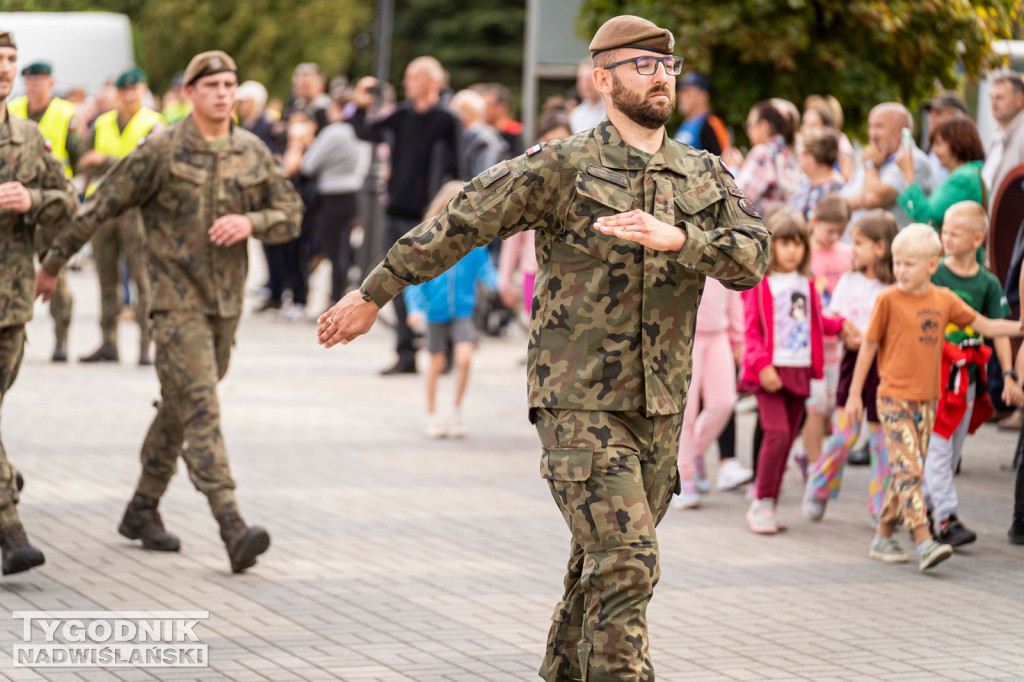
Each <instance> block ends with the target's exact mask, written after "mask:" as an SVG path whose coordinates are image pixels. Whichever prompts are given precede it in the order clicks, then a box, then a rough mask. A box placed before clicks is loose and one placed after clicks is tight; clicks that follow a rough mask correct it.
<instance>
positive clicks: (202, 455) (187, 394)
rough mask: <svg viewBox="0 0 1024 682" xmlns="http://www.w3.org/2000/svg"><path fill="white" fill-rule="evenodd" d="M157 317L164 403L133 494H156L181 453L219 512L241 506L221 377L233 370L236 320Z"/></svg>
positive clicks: (148, 440)
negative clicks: (223, 416) (224, 429)
mask: <svg viewBox="0 0 1024 682" xmlns="http://www.w3.org/2000/svg"><path fill="white" fill-rule="evenodd" d="M152 322H153V341H154V342H155V343H156V357H155V365H156V373H157V378H158V379H159V380H160V396H161V400H160V403H159V404H158V406H157V413H156V417H155V418H154V419H153V423H152V424H151V425H150V427H149V431H148V432H147V433H146V440H145V441H144V442H143V444H142V455H141V459H142V475H141V476H140V477H139V483H138V487H137V488H136V492H139V493H142V494H143V495H147V496H149V497H155V498H157V499H159V498H160V497H161V496H162V495H163V494H164V491H166V490H167V484H168V483H170V481H171V477H172V476H174V472H175V471H176V469H177V462H178V458H179V457H181V458H182V459H184V460H185V466H186V467H188V475H189V478H190V479H191V481H192V484H193V485H194V486H195V487H196V490H198V491H199V492H201V493H203V494H204V495H206V497H207V499H208V500H209V503H210V509H211V510H212V511H213V515H214V516H221V515H222V514H226V513H228V512H233V511H237V509H238V507H237V504H236V503H235V493H234V489H235V482H234V481H233V480H232V478H231V470H230V467H229V466H228V453H227V449H226V448H225V446H224V437H223V435H222V434H221V429H220V403H219V402H218V400H217V382H219V381H220V380H221V379H223V378H224V375H225V374H226V373H227V371H228V363H229V361H230V360H231V347H232V345H234V341H235V330H236V329H237V328H238V318H237V317H224V318H222V317H207V316H206V315H203V314H202V313H192V312H187V311H174V312H165V313H157V314H155V315H154V316H153V320H152Z"/></svg>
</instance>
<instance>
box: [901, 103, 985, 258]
mask: <svg viewBox="0 0 1024 682" xmlns="http://www.w3.org/2000/svg"><path fill="white" fill-rule="evenodd" d="M931 144H932V152H934V153H935V156H937V157H938V159H939V163H940V164H942V167H943V168H946V169H947V170H949V177H947V178H946V180H945V182H943V183H942V184H941V185H939V186H938V187H936V188H935V190H934V191H933V192H932V193H931V195H930V196H925V193H924V190H923V189H921V186H920V185H919V184H917V182H916V181H915V180H914V160H913V157H911V156H910V155H909V154H907V153H906V151H904V150H903V149H902V148H901V149H900V152H899V154H898V155H897V156H896V165H897V166H899V169H900V171H902V173H903V179H904V180H906V181H907V185H908V186H907V188H906V189H905V190H903V192H902V193H900V196H899V198H898V199H897V200H896V201H897V202H898V203H899V205H900V206H901V207H902V208H903V210H904V211H906V212H907V215H909V216H910V218H911V220H913V221H914V222H915V223H926V224H928V225H931V226H932V227H934V228H935V229H936V230H941V229H942V219H943V216H945V214H946V209H947V208H949V207H950V206H952V205H953V204H955V203H956V202H958V201H965V200H969V201H976V202H978V203H979V204H981V205H982V206H986V205H987V204H988V190H987V188H986V187H985V181H984V180H982V178H981V166H982V164H983V162H984V159H985V150H984V148H983V147H982V145H981V136H979V135H978V127H977V126H976V125H975V124H974V121H972V120H971V119H969V118H967V117H966V116H954V117H953V118H950V119H947V120H946V121H943V122H942V123H940V124H939V125H938V126H936V127H935V130H933V131H932V132H931ZM984 261H985V250H984V247H981V248H979V249H978V263H980V264H982V265H984Z"/></svg>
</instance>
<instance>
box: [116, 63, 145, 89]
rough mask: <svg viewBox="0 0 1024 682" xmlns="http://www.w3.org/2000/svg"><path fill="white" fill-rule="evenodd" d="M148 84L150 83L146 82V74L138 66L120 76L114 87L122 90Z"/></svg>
mask: <svg viewBox="0 0 1024 682" xmlns="http://www.w3.org/2000/svg"><path fill="white" fill-rule="evenodd" d="M146 82H148V81H147V80H146V72H145V71H143V70H142V69H140V68H139V67H137V66H136V67H135V68H134V69H128V70H127V71H125V72H124V73H122V74H121V75H120V76H118V77H117V80H116V81H114V87H116V88H117V89H118V90H120V89H121V88H130V87H132V86H134V85H138V84H139V83H146Z"/></svg>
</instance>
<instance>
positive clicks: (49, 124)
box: [7, 95, 76, 178]
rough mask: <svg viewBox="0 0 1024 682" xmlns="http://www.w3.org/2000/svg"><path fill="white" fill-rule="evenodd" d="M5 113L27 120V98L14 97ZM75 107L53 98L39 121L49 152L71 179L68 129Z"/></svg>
mask: <svg viewBox="0 0 1024 682" xmlns="http://www.w3.org/2000/svg"><path fill="white" fill-rule="evenodd" d="M7 111H9V112H10V113H11V116H15V117H17V118H23V119H27V118H28V97H26V96H25V95H22V96H21V97H15V98H14V99H12V100H11V101H10V102H8V104H7ZM75 113H76V111H75V105H74V104H72V103H71V102H69V101H67V100H66V99H61V98H60V97H54V98H53V99H51V100H50V103H49V104H48V105H46V111H44V112H43V117H42V118H40V119H39V132H41V133H42V134H43V137H44V138H45V139H46V141H47V142H49V143H50V152H51V153H52V154H53V156H54V158H55V159H57V160H58V161H60V165H62V166H63V167H64V175H66V176H67V177H69V178H70V177H71V175H72V171H71V156H70V155H69V154H68V129H69V128H70V127H71V120H72V119H73V118H74V117H75Z"/></svg>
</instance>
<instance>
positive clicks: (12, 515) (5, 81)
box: [0, 31, 77, 575]
mask: <svg viewBox="0 0 1024 682" xmlns="http://www.w3.org/2000/svg"><path fill="white" fill-rule="evenodd" d="M17 65H18V47H17V45H16V43H15V42H14V36H13V34H11V33H10V32H8V31H0V160H2V163H0V404H2V403H3V399H4V396H5V395H6V394H7V392H8V391H9V390H10V389H11V386H13V385H14V380H15V379H16V378H17V376H18V369H19V368H20V367H21V358H22V355H23V353H24V349H25V325H26V324H27V323H28V321H29V320H31V319H32V288H33V271H32V257H33V255H34V253H35V236H34V233H35V232H37V231H38V230H40V229H42V228H43V227H44V226H47V225H53V224H56V223H59V222H61V221H66V220H68V219H70V218H71V217H72V216H74V213H75V207H76V206H77V202H76V201H75V197H74V196H73V195H72V194H71V193H70V192H68V191H67V185H66V182H67V181H66V179H65V177H64V172H63V170H62V169H61V166H60V164H59V163H58V162H57V160H56V159H55V158H54V157H53V155H52V154H50V152H49V150H48V149H47V143H46V140H44V139H43V136H42V135H41V134H40V133H39V128H38V127H37V126H36V124H35V123H31V122H29V121H25V120H23V119H20V118H16V117H14V116H11V115H8V111H7V101H6V100H7V96H8V95H9V94H10V92H11V86H12V85H13V84H14V76H15V73H16V69H17ZM55 284H56V283H55V282H54V285H55ZM18 479H19V476H18V474H17V473H16V472H15V471H14V468H13V467H12V466H11V465H10V463H9V462H8V461H7V452H6V451H5V450H4V447H3V444H2V443H0V546H2V548H3V561H2V564H3V566H2V567H3V573H4V575H7V574H9V573H19V572H21V571H27V570H28V569H30V568H32V567H34V566H39V565H40V564H42V563H43V560H44V558H43V553H42V552H40V551H39V550H38V549H36V548H35V547H33V546H32V545H31V544H29V541H28V536H27V535H26V534H25V528H24V526H22V524H21V520H20V518H19V517H18V510H17V508H16V507H15V505H16V504H17V503H18V492H19V488H20V486H19V485H18Z"/></svg>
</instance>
